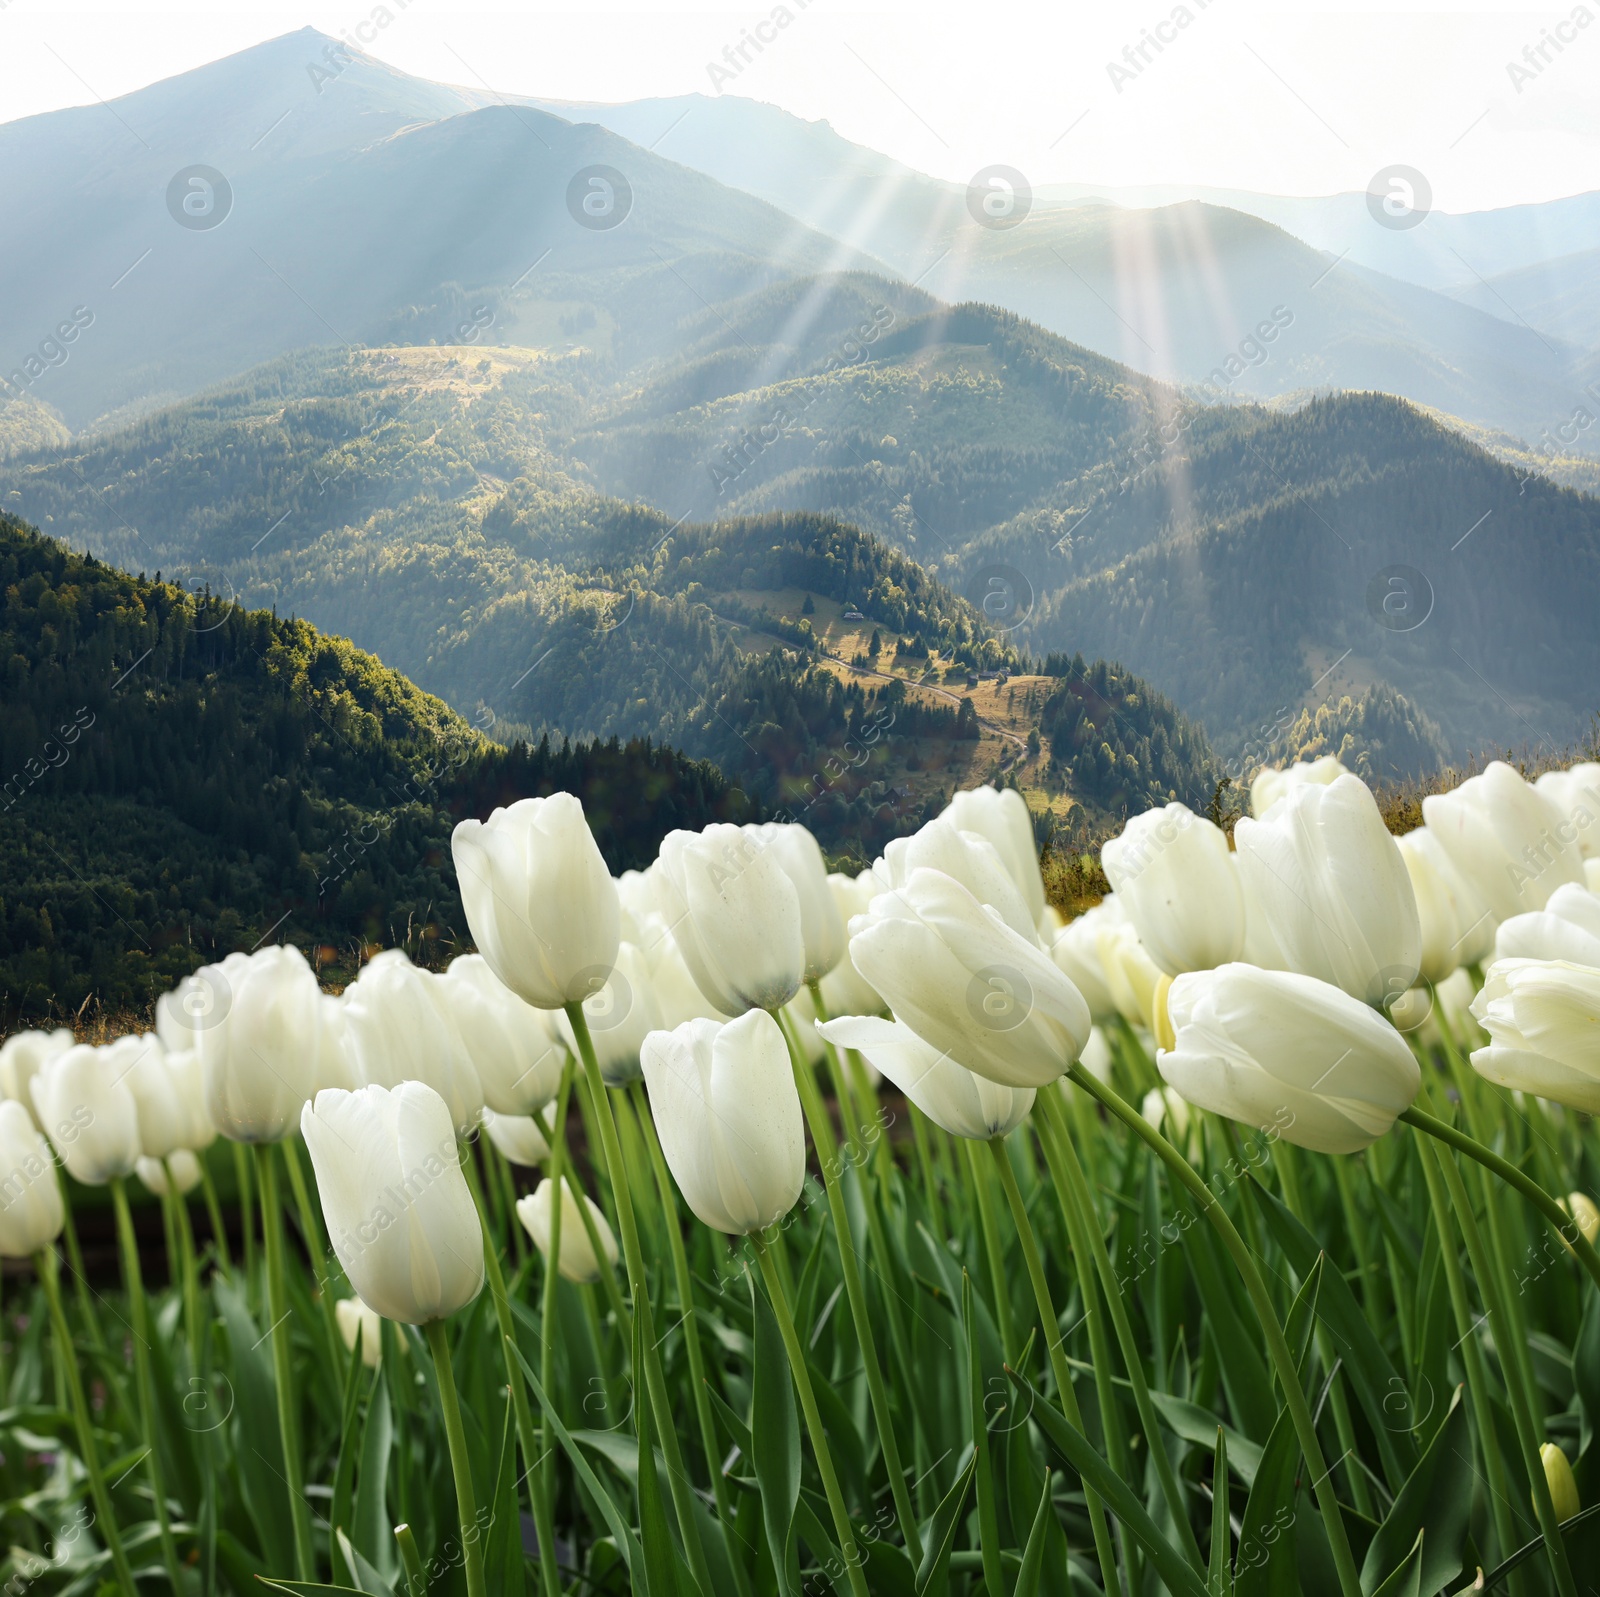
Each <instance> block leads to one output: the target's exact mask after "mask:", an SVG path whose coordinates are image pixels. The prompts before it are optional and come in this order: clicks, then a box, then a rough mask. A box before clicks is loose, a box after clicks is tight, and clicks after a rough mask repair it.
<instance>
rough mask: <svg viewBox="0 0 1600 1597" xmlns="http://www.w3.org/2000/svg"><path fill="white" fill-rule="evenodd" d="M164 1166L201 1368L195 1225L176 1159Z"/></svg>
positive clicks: (194, 1359)
mask: <svg viewBox="0 0 1600 1597" xmlns="http://www.w3.org/2000/svg"><path fill="white" fill-rule="evenodd" d="M161 1168H162V1170H163V1172H164V1173H165V1175H166V1178H167V1190H166V1192H165V1193H164V1194H162V1199H161V1201H162V1202H163V1203H165V1204H166V1205H167V1207H168V1212H169V1213H170V1214H171V1216H172V1229H173V1231H174V1232H175V1233H176V1234H177V1238H178V1260H179V1268H180V1270H181V1272H182V1280H183V1317H184V1320H185V1322H186V1324H187V1327H188V1332H189V1366H190V1368H191V1369H192V1370H193V1371H194V1372H195V1373H196V1374H198V1373H199V1370H200V1330H201V1326H200V1274H199V1271H198V1270H197V1269H196V1268H195V1262H194V1228H193V1227H192V1226H191V1225H190V1223H189V1205H188V1204H187V1203H186V1202H185V1201H184V1197H183V1194H182V1193H181V1192H179V1191H178V1183H177V1182H176V1181H175V1180H174V1179H173V1175H172V1161H171V1160H170V1159H163V1160H162V1161H161Z"/></svg>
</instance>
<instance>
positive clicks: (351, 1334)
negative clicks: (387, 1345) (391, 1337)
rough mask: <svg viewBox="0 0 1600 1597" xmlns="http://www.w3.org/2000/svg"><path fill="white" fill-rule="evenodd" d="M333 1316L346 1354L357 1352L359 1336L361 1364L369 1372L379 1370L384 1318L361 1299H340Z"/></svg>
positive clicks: (334, 1307)
mask: <svg viewBox="0 0 1600 1597" xmlns="http://www.w3.org/2000/svg"><path fill="white" fill-rule="evenodd" d="M333 1314H334V1318H335V1319H336V1320H337V1321H338V1322H339V1335H340V1337H341V1338H343V1340H344V1350H345V1352H346V1353H353V1352H354V1351H355V1346H356V1337H357V1336H359V1337H360V1338H361V1362H362V1363H363V1364H365V1365H366V1367H367V1368H368V1369H369V1370H375V1369H377V1367H378V1365H379V1364H380V1363H381V1362H382V1360H383V1316H382V1315H379V1314H374V1313H373V1312H372V1310H371V1309H369V1308H368V1307H367V1306H366V1304H365V1303H363V1302H362V1301H361V1299H360V1298H340V1299H339V1301H338V1302H337V1303H335V1304H334V1306H333ZM402 1345H404V1344H402Z"/></svg>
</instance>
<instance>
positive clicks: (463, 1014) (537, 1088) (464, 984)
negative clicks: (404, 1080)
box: [356, 954, 567, 1115]
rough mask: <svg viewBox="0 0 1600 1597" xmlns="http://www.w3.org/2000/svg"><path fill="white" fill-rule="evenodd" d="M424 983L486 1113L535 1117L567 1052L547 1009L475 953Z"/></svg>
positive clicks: (552, 1092) (553, 1088) (554, 1089)
mask: <svg viewBox="0 0 1600 1597" xmlns="http://www.w3.org/2000/svg"><path fill="white" fill-rule="evenodd" d="M356 985H357V986H358V987H359V986H360V983H359V982H358V983H357V984H356ZM426 985H427V990H428V994H429V996H430V997H431V998H432V999H433V1001H434V1003H435V1004H436V1005H437V1006H438V1008H439V1010H440V1013H441V1014H442V1015H443V1017H444V1018H445V1020H446V1021H447V1022H449V1023H453V1024H454V1026H455V1028H456V1031H457V1033H458V1034H459V1036H460V1038H461V1042H462V1046H463V1048H464V1049H465V1051H466V1057H467V1058H468V1059H469V1060H470V1061H471V1062H472V1068H473V1072H474V1074H476V1076H477V1078H478V1082H479V1085H480V1086H481V1087H482V1089H483V1101H484V1102H485V1103H486V1104H487V1105H488V1106H489V1108H490V1109H492V1110H494V1112H495V1113H496V1114H501V1115H531V1114H537V1113H538V1111H539V1110H541V1109H543V1108H544V1106H545V1105H546V1104H547V1103H549V1102H550V1100H551V1099H552V1098H554V1097H555V1095H556V1093H557V1091H558V1090H559V1089H560V1086H561V1070H562V1067H563V1065H565V1063H566V1057H567V1051H566V1048H565V1047H564V1046H563V1044H562V1042H561V1039H560V1038H559V1037H558V1036H557V1035H556V1033H555V1031H554V1030H553V1029H552V1026H551V1023H550V1021H549V1020H548V1019H547V1018H546V1017H547V1016H548V1015H549V1013H550V1012H549V1011H548V1010H545V1009H535V1008H534V1007H533V1006H532V1005H531V1004H525V1003H524V1002H523V1001H522V1000H521V999H520V998H519V997H517V995H516V994H515V993H514V992H512V991H511V989H510V988H509V987H507V986H506V985H505V983H504V982H502V981H501V980H500V978H499V977H498V976H496V975H495V973H494V971H493V970H491V969H490V967H489V962H488V960H486V959H484V958H482V957H481V956H480V955H478V954H464V955H463V956H462V957H461V958H460V959H454V960H451V962H450V966H449V968H448V969H447V970H446V971H445V973H444V974H443V975H442V976H440V977H437V978H436V979H435V980H433V981H431V982H428V983H427V984H426ZM424 1079H426V1078H424Z"/></svg>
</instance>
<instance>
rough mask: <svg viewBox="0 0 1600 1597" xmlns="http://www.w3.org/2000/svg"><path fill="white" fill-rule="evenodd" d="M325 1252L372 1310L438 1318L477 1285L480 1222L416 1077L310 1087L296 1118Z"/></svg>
mask: <svg viewBox="0 0 1600 1597" xmlns="http://www.w3.org/2000/svg"><path fill="white" fill-rule="evenodd" d="M300 1129H301V1131H302V1132H303V1133H304V1135H305V1139H306V1147H307V1149H308V1150H309V1151H310V1154H311V1163H312V1166H313V1167H314V1169H315V1170H316V1175H317V1187H318V1190H319V1191H320V1193H321V1195H322V1213H323V1217H324V1219H325V1220H326V1221H327V1224H328V1236H329V1238H330V1239H331V1241H332V1242H333V1251H334V1253H335V1254H337V1255H338V1259H339V1263H340V1265H341V1266H342V1267H343V1269H344V1273H345V1275H346V1276H347V1277H348V1278H349V1281H350V1284H351V1286H353V1287H354V1288H355V1289H356V1291H357V1292H358V1293H359V1294H360V1296H361V1301H362V1302H363V1303H365V1304H366V1305H367V1306H368V1307H369V1308H370V1309H372V1310H373V1311H374V1312H375V1313H378V1314H381V1315H382V1316H383V1317H384V1318H385V1319H386V1320H398V1321H401V1322H402V1323H404V1324H406V1325H425V1324H427V1323H429V1322H430V1321H433V1320H442V1319H445V1318H447V1317H448V1316H449V1315H452V1314H454V1313H455V1311H456V1310H457V1309H459V1308H462V1307H464V1306H465V1305H466V1304H468V1303H470V1302H471V1301H472V1300H473V1299H474V1298H475V1297H476V1296H477V1295H478V1293H479V1291H480V1290H482V1287H483V1274H484V1264H483V1228H482V1226H481V1225H480V1223H479V1220H478V1211H477V1208H476V1207H475V1205H474V1204H473V1201H472V1194H471V1192H470V1191H468V1189H467V1180H466V1177H465V1176H464V1175H463V1174H462V1173H461V1164H460V1159H459V1156H458V1153H457V1149H456V1132H455V1125H454V1123H453V1122H452V1120H451V1117H450V1110H449V1108H448V1106H447V1105H446V1104H445V1101H444V1099H443V1098H441V1097H440V1096H439V1094H438V1093H437V1092H435V1091H434V1090H433V1088H432V1087H429V1086H427V1085H425V1084H424V1083H423V1082H420V1081H403V1082H401V1083H400V1085H399V1086H398V1087H395V1088H393V1089H386V1088H383V1087H375V1086H368V1087H362V1088H360V1089H359V1090H357V1091H355V1092H341V1091H339V1090H338V1089H337V1088H330V1089H327V1090H325V1091H323V1092H319V1093H318V1094H317V1097H316V1101H315V1103H309V1104H307V1105H306V1106H305V1109H304V1110H303V1112H302V1113H301V1116H300Z"/></svg>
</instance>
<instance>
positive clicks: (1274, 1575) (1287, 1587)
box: [1234, 1409, 1301, 1597]
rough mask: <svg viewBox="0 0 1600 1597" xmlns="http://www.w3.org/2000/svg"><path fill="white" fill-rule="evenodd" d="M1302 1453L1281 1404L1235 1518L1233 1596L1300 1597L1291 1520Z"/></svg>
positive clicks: (1298, 1441) (1293, 1429)
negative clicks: (1236, 1545) (1236, 1543)
mask: <svg viewBox="0 0 1600 1597" xmlns="http://www.w3.org/2000/svg"><path fill="white" fill-rule="evenodd" d="M1300 1457H1301V1454H1300V1439H1299V1437H1298V1436H1297V1435H1296V1433H1295V1428H1294V1421H1293V1419H1292V1418H1291V1417H1290V1414H1289V1411H1288V1409H1283V1410H1282V1411H1281V1412H1280V1413H1279V1415H1278V1419H1277V1423H1276V1424H1275V1425H1274V1426H1273V1427H1272V1435H1271V1436H1269V1437H1268V1438H1267V1445H1266V1446H1265V1447H1264V1448H1263V1449H1262V1451H1261V1467H1260V1468H1259V1469H1258V1470H1257V1471H1256V1479H1255V1484H1254V1485H1253V1486H1252V1487H1251V1488H1250V1495H1249V1497H1247V1498H1246V1499H1245V1505H1244V1517H1243V1518H1242V1519H1241V1520H1240V1521H1239V1551H1238V1556H1237V1559H1236V1561H1235V1563H1236V1569H1235V1583H1234V1592H1235V1597H1299V1590H1300V1588H1299V1583H1298V1581H1297V1579H1296V1576H1295V1559H1294V1537H1293V1536H1292V1535H1290V1534H1289V1531H1290V1529H1291V1527H1292V1526H1293V1525H1294V1520H1295V1489H1294V1488H1295V1476H1296V1475H1297V1474H1298V1472H1299V1469H1300Z"/></svg>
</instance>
